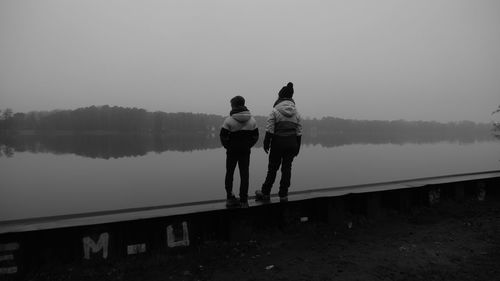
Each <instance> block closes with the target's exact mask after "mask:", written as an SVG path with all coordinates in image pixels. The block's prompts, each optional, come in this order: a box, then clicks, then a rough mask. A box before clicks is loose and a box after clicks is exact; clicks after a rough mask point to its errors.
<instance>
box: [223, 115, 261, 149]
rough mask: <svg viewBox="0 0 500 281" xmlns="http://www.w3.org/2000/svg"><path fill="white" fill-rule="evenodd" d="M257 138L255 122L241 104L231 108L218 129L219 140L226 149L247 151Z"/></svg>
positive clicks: (257, 131)
mask: <svg viewBox="0 0 500 281" xmlns="http://www.w3.org/2000/svg"><path fill="white" fill-rule="evenodd" d="M258 139H259V130H258V128H257V122H256V121H255V119H254V118H253V116H252V114H251V113H250V111H249V110H248V109H247V108H246V107H244V106H242V107H238V108H234V109H233V110H231V113H230V115H229V116H228V117H227V118H226V119H225V120H224V123H223V124H222V127H221V129H220V141H221V143H222V146H224V148H226V149H227V150H228V151H249V150H250V148H251V147H252V146H254V145H255V143H256V142H257V140H258Z"/></svg>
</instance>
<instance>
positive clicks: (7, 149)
mask: <svg viewBox="0 0 500 281" xmlns="http://www.w3.org/2000/svg"><path fill="white" fill-rule="evenodd" d="M490 139H492V137H491V136H490V135H488V134H485V135H465V134H464V135H456V134H455V135H449V134H448V135H446V134H439V135H437V134H421V133H420V134H415V135H411V134H404V135H403V134H389V135H388V134H361V133H359V134H311V135H305V136H304V137H303V144H304V145H321V146H323V147H337V146H344V145H352V144H405V143H415V144H424V143H437V142H442V141H446V142H457V143H464V144H467V143H474V142H476V141H484V140H490ZM256 146H257V147H261V146H262V139H261V140H260V141H259V142H258V143H257V145H256ZM220 147H221V145H220V142H219V137H218V135H217V134H215V133H213V134H178V135H137V134H101V135H99V134H60V135H37V134H30V135H13V136H0V157H12V156H14V154H15V153H16V152H31V153H52V154H75V155H79V156H84V157H90V158H100V159H110V158H122V157H137V156H143V155H146V154H147V153H148V152H157V153H161V152H165V151H180V152H190V151H195V150H207V149H214V148H220Z"/></svg>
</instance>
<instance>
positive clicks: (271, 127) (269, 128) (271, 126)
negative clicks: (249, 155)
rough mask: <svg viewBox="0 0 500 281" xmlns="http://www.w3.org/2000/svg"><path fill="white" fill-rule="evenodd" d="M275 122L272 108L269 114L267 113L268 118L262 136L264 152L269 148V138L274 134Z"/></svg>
mask: <svg viewBox="0 0 500 281" xmlns="http://www.w3.org/2000/svg"><path fill="white" fill-rule="evenodd" d="M275 122H276V116H275V114H274V110H273V111H272V112H271V114H269V118H267V123H266V136H265V137H264V151H265V152H266V153H268V152H269V149H270V147H271V139H272V138H273V134H274V124H275Z"/></svg>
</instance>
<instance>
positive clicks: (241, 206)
mask: <svg viewBox="0 0 500 281" xmlns="http://www.w3.org/2000/svg"><path fill="white" fill-rule="evenodd" d="M240 208H242V209H246V208H248V202H240Z"/></svg>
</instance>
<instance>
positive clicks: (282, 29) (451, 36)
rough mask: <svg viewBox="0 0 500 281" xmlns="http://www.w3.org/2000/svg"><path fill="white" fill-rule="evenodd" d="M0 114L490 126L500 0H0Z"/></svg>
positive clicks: (499, 75)
mask: <svg viewBox="0 0 500 281" xmlns="http://www.w3.org/2000/svg"><path fill="white" fill-rule="evenodd" d="M0 46H1V47H0V109H5V108H7V107H9V108H12V109H13V110H14V111H15V112H17V111H22V112H25V111H31V110H53V109H74V108H77V107H83V106H89V105H104V104H109V105H118V106H127V107H140V108H145V109H147V110H151V111H156V110H161V111H167V112H179V111H190V112H202V113H214V114H220V115H225V114H227V113H228V111H229V99H230V98H231V97H233V96H234V95H237V94H239V95H243V96H244V97H245V98H246V99H247V105H248V107H249V109H250V110H251V111H252V112H253V113H254V114H258V115H266V114H268V112H269V110H270V109H271V106H272V104H273V101H274V99H275V98H276V96H277V93H278V91H279V89H280V88H281V87H282V86H284V85H285V84H286V83H287V82H289V81H292V82H293V83H294V88H295V96H294V98H295V100H296V102H297V104H298V108H299V110H300V111H301V113H302V115H303V116H305V117H322V116H336V117H341V118H353V119H380V120H395V119H406V120H437V121H453V120H472V121H478V122H488V121H490V120H492V118H493V117H492V116H491V114H490V113H491V112H492V111H493V110H494V109H495V108H496V107H497V106H498V104H500V2H499V1H497V0H467V1H465V0H420V1H402V0H381V1H373V0H354V1H353V0H345V1H320V0H316V1H313V0H311V1H291V0H286V1H269V0H266V1H261V0H257V1H255V0H254V1H235V0H227V1H220V0H210V1H203V0H200V1H189V0H183V1H149V0H148V1H138V0H137V1H124V0H119V1H118V0H116V1H102V0H93V1H68V0H45V1H39V0H32V1H25V0H2V1H1V2H0Z"/></svg>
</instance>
